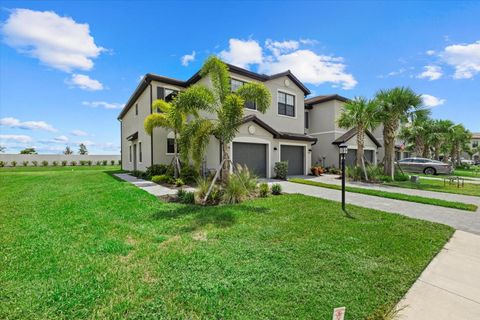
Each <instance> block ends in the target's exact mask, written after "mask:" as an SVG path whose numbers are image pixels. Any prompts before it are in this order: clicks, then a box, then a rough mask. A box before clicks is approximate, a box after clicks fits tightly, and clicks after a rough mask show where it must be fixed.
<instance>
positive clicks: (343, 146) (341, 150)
mask: <svg viewBox="0 0 480 320" xmlns="http://www.w3.org/2000/svg"><path fill="white" fill-rule="evenodd" d="M338 151H339V153H340V157H341V163H342V210H343V211H345V155H346V154H347V153H348V145H346V144H345V143H342V144H340V145H339V146H338Z"/></svg>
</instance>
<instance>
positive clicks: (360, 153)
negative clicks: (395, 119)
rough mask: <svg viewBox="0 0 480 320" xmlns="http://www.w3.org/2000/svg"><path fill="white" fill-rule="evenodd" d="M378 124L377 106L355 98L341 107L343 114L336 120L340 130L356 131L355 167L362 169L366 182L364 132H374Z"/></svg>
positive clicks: (371, 102) (362, 98)
mask: <svg viewBox="0 0 480 320" xmlns="http://www.w3.org/2000/svg"><path fill="white" fill-rule="evenodd" d="M379 123H380V119H379V115H378V105H377V104H376V102H375V101H374V100H368V99H366V98H364V97H355V98H354V99H353V100H351V101H349V102H347V103H346V104H345V105H344V106H343V112H342V114H341V115H340V118H339V119H338V126H339V127H340V128H344V129H349V128H352V127H354V128H355V129H356V131H357V160H356V161H357V166H359V167H362V169H363V172H364V174H365V179H366V180H368V176H367V170H366V169H365V161H364V146H365V132H366V131H367V130H374V129H375V128H376V127H377V126H378V125H379Z"/></svg>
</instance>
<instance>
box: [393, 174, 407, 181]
mask: <svg viewBox="0 0 480 320" xmlns="http://www.w3.org/2000/svg"><path fill="white" fill-rule="evenodd" d="M394 178H395V181H408V179H409V176H408V175H407V174H404V173H400V172H399V173H395V175H394Z"/></svg>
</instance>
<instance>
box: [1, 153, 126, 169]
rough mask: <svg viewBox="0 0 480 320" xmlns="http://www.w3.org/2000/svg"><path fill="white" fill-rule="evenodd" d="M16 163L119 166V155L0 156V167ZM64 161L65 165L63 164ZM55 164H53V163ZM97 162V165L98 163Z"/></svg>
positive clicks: (29, 164)
mask: <svg viewBox="0 0 480 320" xmlns="http://www.w3.org/2000/svg"><path fill="white" fill-rule="evenodd" d="M14 161H15V162H16V166H17V167H19V166H25V164H26V165H27V166H35V163H36V165H37V166H43V165H44V164H45V161H46V163H47V165H49V166H53V165H58V166H61V165H68V166H70V165H80V163H81V162H84V163H88V161H91V164H92V165H97V164H103V162H104V161H107V164H109V165H110V164H111V161H114V162H115V164H119V161H120V155H111V154H110V155H101V154H88V155H80V154H71V155H65V154H0V165H2V163H3V166H5V167H7V166H8V167H13V162H14ZM65 161H66V164H65ZM54 162H55V163H54ZM98 162H99V163H98Z"/></svg>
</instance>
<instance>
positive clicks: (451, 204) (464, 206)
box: [288, 178, 478, 211]
mask: <svg viewBox="0 0 480 320" xmlns="http://www.w3.org/2000/svg"><path fill="white" fill-rule="evenodd" d="M288 181H290V182H294V183H300V184H306V185H310V186H315V187H322V188H328V189H334V190H342V186H339V185H335V184H329V183H323V182H318V181H310V180H306V179H301V178H291V179H288ZM345 190H346V191H348V192H354V193H361V194H365V195H369V196H375V197H381V198H388V199H395V200H402V201H409V202H416V203H422V204H430V205H434V206H439V207H446V208H454V209H460V210H466V211H477V208H478V207H477V206H476V205H474V204H468V203H463V202H456V201H447V200H441V199H433V198H426V197H420V196H412V195H407V194H403V193H394V192H387V191H380V190H373V189H366V188H359V187H350V186H347V187H346V188H345Z"/></svg>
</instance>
